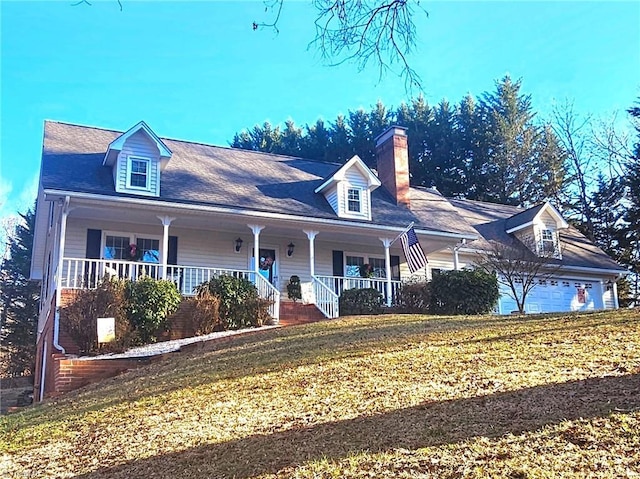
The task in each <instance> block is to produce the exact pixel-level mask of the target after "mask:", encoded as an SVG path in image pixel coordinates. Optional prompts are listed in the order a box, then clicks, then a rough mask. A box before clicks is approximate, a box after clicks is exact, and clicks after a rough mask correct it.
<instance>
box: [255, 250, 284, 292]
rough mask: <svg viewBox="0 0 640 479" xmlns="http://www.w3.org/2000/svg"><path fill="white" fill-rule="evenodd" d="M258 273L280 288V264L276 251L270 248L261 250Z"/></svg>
mask: <svg viewBox="0 0 640 479" xmlns="http://www.w3.org/2000/svg"><path fill="white" fill-rule="evenodd" d="M252 259H253V258H252ZM258 272H259V273H260V274H261V275H262V276H264V277H265V278H266V279H267V280H268V281H269V283H271V284H273V285H274V286H276V287H277V286H278V285H277V284H276V282H277V281H278V264H277V262H276V250H275V249H270V248H260V262H259V263H258Z"/></svg>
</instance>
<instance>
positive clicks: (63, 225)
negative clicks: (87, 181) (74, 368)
mask: <svg viewBox="0 0 640 479" xmlns="http://www.w3.org/2000/svg"><path fill="white" fill-rule="evenodd" d="M45 194H46V193H45ZM69 202H70V198H69V196H68V195H67V196H65V197H64V200H63V203H62V211H61V214H60V234H59V235H58V241H59V242H60V243H59V245H58V267H57V268H56V269H57V273H56V276H57V284H56V310H55V313H54V315H53V347H54V348H56V349H57V350H58V351H60V352H61V353H62V354H66V351H65V349H64V348H63V347H62V346H61V345H60V343H59V342H58V341H59V339H60V301H61V300H62V287H61V281H60V279H61V274H62V262H63V261H62V260H63V256H64V243H65V237H66V235H67V216H68V215H69Z"/></svg>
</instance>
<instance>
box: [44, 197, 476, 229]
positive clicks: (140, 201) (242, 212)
mask: <svg viewBox="0 0 640 479" xmlns="http://www.w3.org/2000/svg"><path fill="white" fill-rule="evenodd" d="M44 193H45V195H51V196H57V197H65V198H69V197H73V198H78V199H85V200H94V201H111V202H115V203H126V204H132V203H133V204H136V205H140V206H152V207H155V208H157V207H159V206H166V207H169V208H174V209H179V210H190V211H202V212H208V213H218V214H226V215H229V216H245V217H248V218H260V219H276V220H282V221H288V222H296V223H297V222H302V223H304V224H307V225H308V224H309V223H314V224H321V225H327V226H342V227H344V226H351V227H356V228H360V229H362V228H364V229H369V230H376V231H380V230H383V231H388V232H390V233H392V234H394V235H395V234H397V233H398V232H401V231H403V230H404V229H405V228H404V227H401V226H383V225H372V224H368V223H351V222H349V221H340V220H334V219H329V218H310V217H307V216H298V215H286V214H282V213H269V212H263V211H255V210H248V209H234V208H226V207H222V206H207V205H198V204H184V203H175V202H170V201H163V200H148V199H144V198H131V197H128V196H127V197H122V196H106V195H98V194H95V193H79V192H73V191H61V190H51V189H45V190H44ZM415 231H416V233H419V234H422V235H429V236H439V237H443V238H456V239H468V240H475V239H478V235H473V234H466V233H447V232H444V231H435V230H426V229H419V228H416V229H415Z"/></svg>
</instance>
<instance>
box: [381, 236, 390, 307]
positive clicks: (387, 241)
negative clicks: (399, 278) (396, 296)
mask: <svg viewBox="0 0 640 479" xmlns="http://www.w3.org/2000/svg"><path fill="white" fill-rule="evenodd" d="M380 241H382V246H384V270H385V273H386V275H387V278H386V279H387V306H389V307H390V306H391V299H392V298H391V254H390V253H389V248H390V247H391V243H393V240H391V239H389V238H380Z"/></svg>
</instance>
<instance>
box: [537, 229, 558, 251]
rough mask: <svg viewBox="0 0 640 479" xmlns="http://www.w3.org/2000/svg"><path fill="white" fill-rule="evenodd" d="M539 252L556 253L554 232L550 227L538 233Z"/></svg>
mask: <svg viewBox="0 0 640 479" xmlns="http://www.w3.org/2000/svg"><path fill="white" fill-rule="evenodd" d="M540 253H541V254H543V255H551V256H555V254H556V253H557V251H556V237H555V233H554V232H553V231H552V230H550V229H543V230H542V232H541V234H540Z"/></svg>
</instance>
